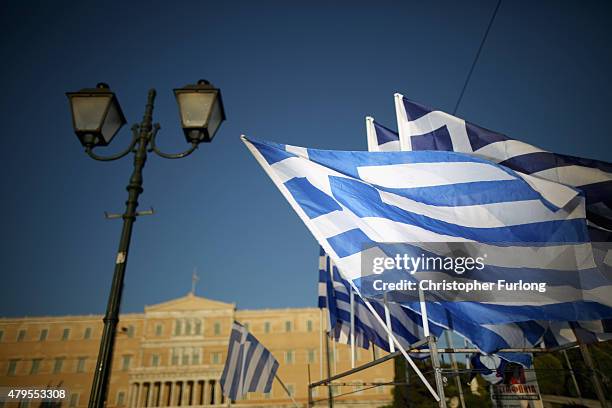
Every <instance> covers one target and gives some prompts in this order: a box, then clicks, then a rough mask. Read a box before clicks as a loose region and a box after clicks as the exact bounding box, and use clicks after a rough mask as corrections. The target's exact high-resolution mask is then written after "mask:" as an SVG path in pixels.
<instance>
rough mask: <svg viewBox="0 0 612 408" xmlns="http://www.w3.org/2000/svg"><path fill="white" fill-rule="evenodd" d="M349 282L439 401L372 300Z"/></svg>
mask: <svg viewBox="0 0 612 408" xmlns="http://www.w3.org/2000/svg"><path fill="white" fill-rule="evenodd" d="M349 282H350V283H351V286H352V287H353V289H354V290H355V292H356V293H357V294H358V295H359V297H361V299H362V300H363V303H365V305H366V307H367V308H368V310H369V311H370V312H372V315H373V316H374V318H375V319H376V321H377V322H378V323H379V324H380V325H381V326H382V328H383V329H384V330H385V331H386V332H387V334H388V335H389V336H390V337H391V339H392V340H393V342H394V343H395V345H396V346H397V348H399V350H400V352H401V353H402V355H403V356H404V358H405V359H406V361H408V364H410V366H411V367H412V369H413V370H414V371H415V372H416V373H417V375H418V376H419V378H420V379H421V381H422V382H423V384H425V387H427V389H428V390H429V392H430V393H431V395H432V396H433V397H434V399H435V400H436V402H439V401H440V400H441V399H440V397H439V396H438V394H437V393H436V391H435V390H434V389H433V387H432V386H431V384H429V381H427V378H425V376H424V375H423V373H422V372H421V370H419V367H417V365H416V364H415V363H414V360H412V358H410V355H408V352H406V350H405V349H404V347H402V345H401V344H400V342H399V340H397V338H396V337H395V335H394V334H393V332H391V331H390V330H389V328H388V327H387V325H386V324H385V322H384V321H383V319H381V317H380V316H379V315H378V313H377V312H376V310H375V309H374V306H372V304H371V303H370V301H369V300H368V299H367V298H366V297H364V296H361V293H359V290H358V289H357V288H356V287H355V283H354V282H353V281H352V280H350V279H349Z"/></svg>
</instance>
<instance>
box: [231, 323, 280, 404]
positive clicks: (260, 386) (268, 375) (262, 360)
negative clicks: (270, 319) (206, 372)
mask: <svg viewBox="0 0 612 408" xmlns="http://www.w3.org/2000/svg"><path fill="white" fill-rule="evenodd" d="M277 369H278V361H276V359H275V358H274V356H273V355H272V354H271V353H270V352H269V351H268V349H266V348H265V347H264V346H262V345H261V343H260V342H259V341H258V340H257V339H256V338H255V336H253V335H252V334H251V333H249V331H248V330H247V329H246V328H245V327H244V326H242V325H241V324H240V323H238V322H234V325H233V327H232V334H231V335H230V339H229V346H228V350H227V359H226V360H225V367H224V368H223V375H221V381H220V383H221V388H222V390H223V395H225V396H226V397H228V398H230V399H232V400H234V401H235V400H240V399H243V398H245V396H246V394H247V392H270V389H271V388H272V381H273V380H274V377H275V376H276V370H277Z"/></svg>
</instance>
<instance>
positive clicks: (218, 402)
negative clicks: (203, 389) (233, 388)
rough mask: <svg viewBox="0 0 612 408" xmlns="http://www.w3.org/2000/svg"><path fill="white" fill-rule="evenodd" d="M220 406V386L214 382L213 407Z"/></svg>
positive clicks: (216, 381) (217, 382)
mask: <svg viewBox="0 0 612 408" xmlns="http://www.w3.org/2000/svg"><path fill="white" fill-rule="evenodd" d="M218 404H221V384H220V383H219V380H215V405H218Z"/></svg>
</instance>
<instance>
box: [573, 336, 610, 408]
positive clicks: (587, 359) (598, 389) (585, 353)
mask: <svg viewBox="0 0 612 408" xmlns="http://www.w3.org/2000/svg"><path fill="white" fill-rule="evenodd" d="M572 330H573V332H574V336H576V340H577V341H578V346H579V347H580V353H581V354H582V359H583V360H584V363H585V364H586V366H587V368H588V369H589V372H590V374H591V380H592V381H593V387H594V388H595V394H596V395H597V399H598V400H599V403H600V404H601V406H602V408H608V402H607V401H606V394H605V393H604V389H603V385H602V384H601V380H600V379H599V374H597V370H595V364H594V363H593V357H591V352H590V351H589V348H588V346H587V345H586V344H584V343H583V342H582V340H580V338H579V337H578V335H577V334H576V330H575V329H573V328H572Z"/></svg>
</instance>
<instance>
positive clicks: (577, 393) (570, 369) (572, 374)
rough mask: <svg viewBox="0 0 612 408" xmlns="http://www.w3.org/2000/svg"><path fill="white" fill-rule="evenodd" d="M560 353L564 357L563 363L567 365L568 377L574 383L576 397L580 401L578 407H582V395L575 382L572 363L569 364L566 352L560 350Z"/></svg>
mask: <svg viewBox="0 0 612 408" xmlns="http://www.w3.org/2000/svg"><path fill="white" fill-rule="evenodd" d="M561 353H563V357H565V363H566V364H567V368H569V372H570V376H571V377H572V382H573V383H574V388H576V395H577V396H578V399H579V400H580V405H584V402H583V401H582V393H581V392H580V387H579V386H578V381H577V380H576V373H574V368H573V367H572V363H571V362H570V359H569V357H568V356H567V351H565V350H561Z"/></svg>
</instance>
